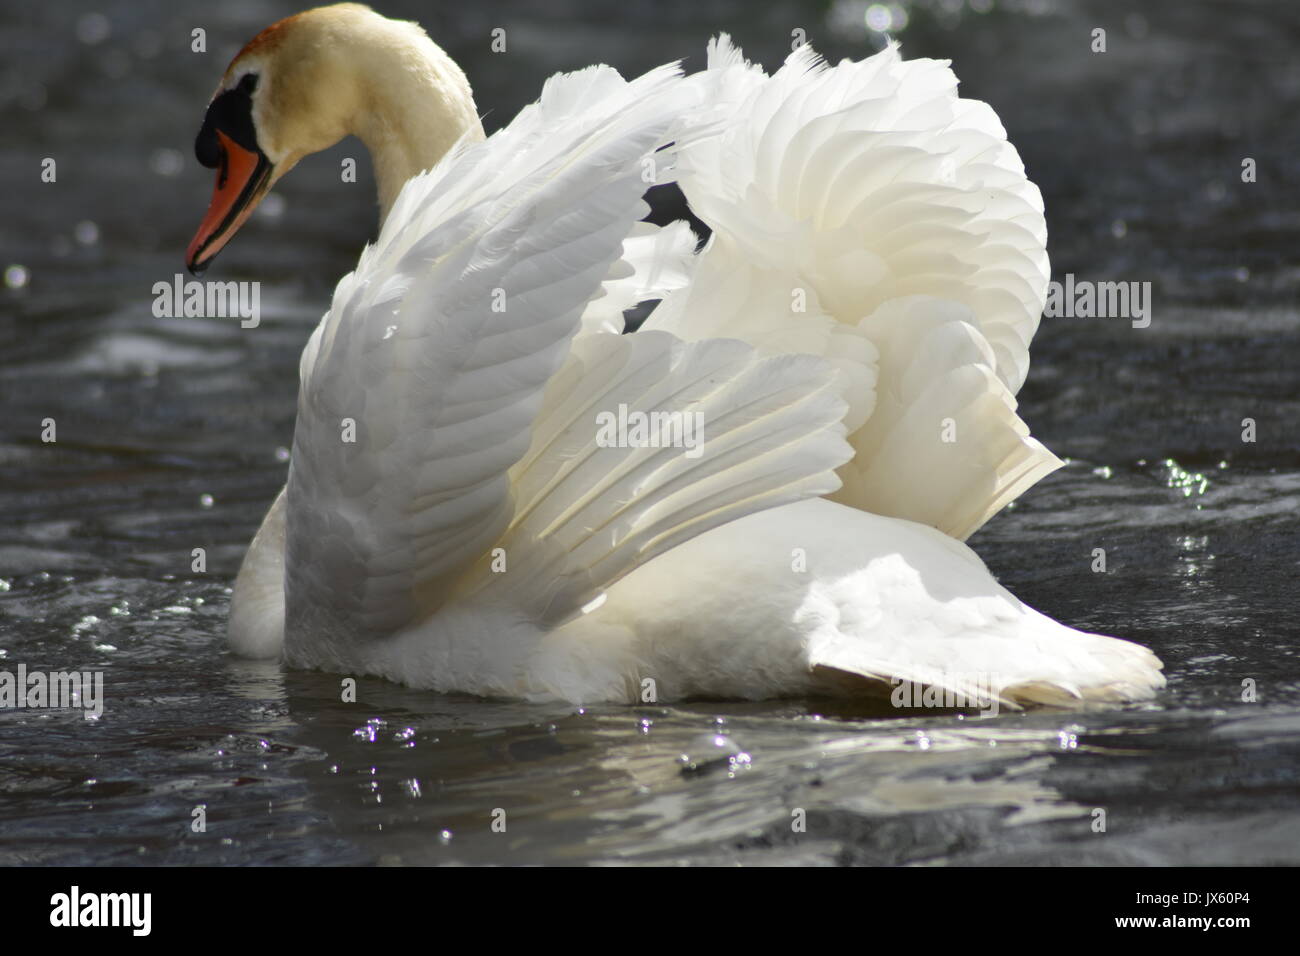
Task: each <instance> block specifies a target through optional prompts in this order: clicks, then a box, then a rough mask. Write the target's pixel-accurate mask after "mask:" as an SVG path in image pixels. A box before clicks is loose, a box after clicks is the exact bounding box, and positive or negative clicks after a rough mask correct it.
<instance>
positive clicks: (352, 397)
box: [285, 67, 692, 634]
mask: <svg viewBox="0 0 1300 956" xmlns="http://www.w3.org/2000/svg"><path fill="white" fill-rule="evenodd" d="M691 95H692V94H691V93H690V91H689V90H688V88H686V87H685V86H684V85H682V84H681V81H680V79H679V78H678V77H677V75H676V70H675V68H671V67H669V68H662V69H659V70H656V71H653V72H652V73H649V74H647V75H646V76H643V77H641V78H640V79H638V80H635V81H633V82H631V83H628V82H625V81H624V80H623V79H622V78H621V77H620V76H619V75H618V74H617V73H616V72H615V71H614V70H612V69H609V68H608V67H593V68H590V69H587V70H583V71H581V72H579V73H576V74H571V75H568V76H559V77H554V78H552V79H551V80H549V81H548V82H547V84H546V86H545V88H544V90H543V93H542V97H541V100H540V101H539V103H537V104H535V105H533V106H531V107H528V108H526V109H525V110H524V111H523V112H521V114H520V116H519V118H518V119H516V120H515V121H514V122H513V123H511V125H510V126H509V127H507V128H506V129H504V130H502V131H501V132H500V133H498V134H496V135H494V136H492V137H491V138H489V139H488V140H487V141H485V142H483V143H480V144H476V145H473V146H468V147H466V146H462V147H458V148H457V149H456V150H453V152H452V153H451V154H450V155H449V156H448V157H446V158H445V159H444V160H443V161H442V162H441V163H440V164H439V165H438V166H437V167H436V168H434V169H433V170H431V171H430V172H428V173H425V174H423V175H422V176H419V177H416V178H415V179H413V180H412V181H411V182H409V183H408V184H407V185H406V186H405V187H404V189H403V191H402V193H401V195H400V196H399V197H398V199H397V201H396V203H395V204H394V207H393V209H392V211H391V212H390V214H389V216H388V218H387V220H386V221H385V224H384V228H383V230H382V232H381V234H380V237H379V240H378V242H377V243H376V244H375V245H374V246H371V247H369V248H367V249H366V251H365V252H364V253H363V254H362V256H361V260H360V262H359V264H358V267H357V269H356V271H355V272H353V273H351V274H350V275H348V276H346V277H345V278H344V279H343V280H342V281H341V282H340V283H339V285H338V287H337V288H336V290H335V292H334V299H333V302H332V304H331V307H330V311H329V312H328V313H327V314H326V316H325V317H324V319H322V321H321V324H320V326H319V327H318V328H317V330H316V332H315V334H314V335H313V337H312V339H311V341H310V342H309V343H308V346H307V348H306V349H305V350H304V353H303V358H302V366H301V379H302V384H301V388H300V392H299V401H298V423H297V430H296V432H295V435H294V449H293V463H292V467H291V470H290V476H289V483H288V490H287V515H286V558H287V560H286V562H285V564H286V568H287V576H286V582H285V584H286V601H287V621H288V623H289V625H290V629H291V630H293V629H300V630H302V631H303V632H306V631H308V630H310V629H312V628H314V627H326V628H333V629H334V630H336V631H340V632H352V633H360V634H382V633H386V632H389V631H391V630H393V629H394V628H396V627H399V626H401V625H402V624H404V623H407V622H409V621H411V620H413V619H416V618H418V617H420V616H422V615H424V614H427V613H428V612H429V611H431V610H432V609H434V608H436V607H438V606H439V605H440V604H442V603H443V602H444V601H445V600H446V597H447V595H448V593H449V589H450V587H451V585H452V582H453V581H454V580H455V578H456V577H457V576H458V575H459V574H460V573H461V572H462V571H463V570H464V569H465V568H466V567H467V566H468V565H470V564H472V562H473V561H474V560H475V559H477V558H478V557H479V556H480V555H482V554H483V553H484V552H485V551H486V550H487V549H488V547H489V546H490V545H491V544H492V543H493V542H495V541H496V539H497V538H498V537H499V536H500V535H501V533H502V532H503V531H504V530H505V529H506V527H507V526H508V525H509V523H510V520H511V517H512V515H513V503H512V497H511V489H510V480H509V476H508V469H509V468H510V467H511V466H512V465H513V464H514V463H515V462H516V461H518V460H519V458H520V457H522V456H523V454H524V453H525V452H526V451H527V449H528V446H529V442H530V439H531V428H532V423H533V419H534V417H535V416H536V414H537V412H538V409H539V408H540V407H541V401H542V395H543V390H544V388H545V386H546V383H547V381H548V380H549V379H550V378H551V376H552V375H553V374H554V372H555V371H556V370H557V369H558V368H559V367H560V365H561V363H562V362H563V361H564V358H565V355H566V354H567V351H568V347H569V343H570V340H571V338H572V337H573V335H574V333H575V332H576V331H577V330H578V328H579V324H580V320H581V316H582V313H583V310H584V309H585V308H586V306H587V304H588V302H589V300H591V299H592V297H593V296H594V295H595V294H596V293H597V291H598V290H599V288H600V285H601V282H602V280H603V279H604V278H605V277H606V275H607V273H608V272H609V270H610V269H611V266H612V265H613V264H614V263H615V262H616V261H618V259H619V256H620V253H621V251H622V243H623V240H624V238H625V237H626V236H627V235H628V233H629V232H630V231H631V229H632V226H633V224H634V223H635V222H636V221H637V220H638V219H639V218H641V216H643V215H644V214H645V212H646V207H645V204H644V202H643V201H642V199H641V195H642V193H643V192H644V190H645V189H646V188H647V183H646V182H645V181H644V180H643V178H642V174H643V171H644V168H645V167H644V165H643V160H644V159H645V158H646V157H649V156H651V155H652V154H653V153H654V151H655V150H656V149H657V148H658V147H660V146H662V145H663V144H664V143H666V142H667V141H669V140H670V139H671V132H670V131H671V129H672V127H673V124H674V120H675V117H677V116H679V115H680V114H681V112H682V111H683V110H684V108H685V106H686V100H685V99H684V98H683V97H688V96H691ZM667 159H668V157H663V158H662V159H661V160H660V162H659V163H658V166H659V172H660V173H661V174H663V175H666V174H667V168H666V167H667V166H668V162H667Z"/></svg>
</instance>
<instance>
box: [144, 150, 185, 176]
mask: <svg viewBox="0 0 1300 956" xmlns="http://www.w3.org/2000/svg"><path fill="white" fill-rule="evenodd" d="M149 168H150V169H152V170H153V171H154V172H155V173H157V174H158V175H159V176H179V175H180V173H181V170H183V169H184V168H185V157H184V156H182V155H181V152H180V150H178V149H155V150H154V151H153V153H151V154H150V156H149Z"/></svg>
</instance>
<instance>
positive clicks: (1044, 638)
mask: <svg viewBox="0 0 1300 956" xmlns="http://www.w3.org/2000/svg"><path fill="white" fill-rule="evenodd" d="M1024 610H1025V611H1026V612H1027V615H1028V616H1027V617H1026V618H1024V620H1023V622H1022V624H1021V626H1020V627H1019V628H1018V629H1017V630H1016V631H1015V632H1013V634H1012V635H1011V636H1002V637H1000V638H997V639H995V638H991V637H990V635H988V634H987V633H984V632H982V631H979V630H978V629H972V630H971V631H969V632H957V633H954V634H950V635H945V636H944V637H943V638H942V639H938V640H928V641H909V642H908V644H907V645H906V647H905V648H897V647H896V648H895V650H894V653H893V656H892V657H891V658H889V659H883V658H880V657H877V656H874V655H873V654H872V652H871V649H870V648H869V647H865V646H861V645H859V644H858V643H857V642H856V641H855V640H854V639H853V637H854V635H851V634H850V635H840V639H838V640H828V641H822V642H815V643H814V644H813V646H812V647H810V650H809V663H810V666H811V667H812V668H813V670H814V673H817V674H818V676H819V677H820V678H821V679H822V681H823V682H824V683H827V684H829V685H830V686H834V687H837V688H839V689H840V691H841V692H845V691H846V690H851V692H853V693H857V694H861V695H863V696H877V697H883V696H885V695H890V696H892V698H893V701H894V703H895V705H896V706H900V707H934V706H939V707H944V708H947V709H954V708H955V709H966V708H970V709H985V708H988V707H991V706H995V705H996V706H998V707H1005V708H1007V709H1011V710H1022V709H1029V708H1034V707H1060V708H1070V709H1075V708H1078V707H1079V706H1081V705H1088V704H1115V703H1123V702H1129V701H1141V700H1149V699H1151V698H1152V697H1154V696H1155V694H1156V693H1157V692H1158V691H1159V690H1160V689H1161V688H1163V687H1164V686H1165V677H1164V674H1163V673H1162V669H1163V666H1164V665H1163V664H1162V663H1161V662H1160V659H1159V658H1158V657H1156V655H1155V654H1153V653H1152V652H1151V651H1149V650H1147V648H1145V647H1142V646H1141V645H1140V644H1134V643H1132V642H1131V641H1125V640H1121V639H1119V638H1115V637H1107V636H1105V635H1101V634H1089V633H1086V632H1084V631H1076V630H1073V629H1071V628H1068V627H1065V626H1064V625H1061V624H1057V623H1055V622H1054V621H1051V620H1050V619H1048V618H1046V617H1044V616H1043V615H1040V614H1038V613H1037V612H1036V611H1033V610H1032V609H1030V608H1025V609H1024ZM968 643H969V644H975V645H978V656H979V660H978V662H975V661H973V662H972V663H973V664H975V665H976V666H975V669H963V668H962V666H961V664H960V663H959V661H960V658H961V655H962V653H963V650H964V648H963V644H968ZM999 644H1001V645H1002V646H1001V647H998V645H999ZM999 651H1000V652H1001V653H1000V654H999ZM855 685H856V686H855Z"/></svg>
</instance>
